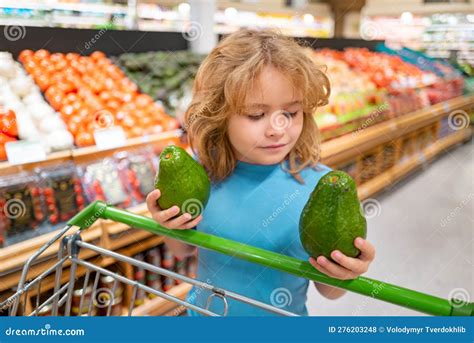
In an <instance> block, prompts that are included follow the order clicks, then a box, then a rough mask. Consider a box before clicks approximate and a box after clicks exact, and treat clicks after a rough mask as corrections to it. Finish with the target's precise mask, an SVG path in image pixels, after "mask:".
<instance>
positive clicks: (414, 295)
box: [0, 201, 474, 316]
mask: <svg viewBox="0 0 474 343" xmlns="http://www.w3.org/2000/svg"><path fill="white" fill-rule="evenodd" d="M99 218H102V219H110V220H112V221H116V222H121V223H124V224H127V225H129V226H131V227H134V228H139V229H143V230H147V231H149V232H152V233H155V234H157V235H163V236H167V237H171V238H174V239H178V240H180V241H183V242H186V243H188V244H191V245H194V246H197V247H201V248H205V249H210V250H214V251H217V252H220V253H222V254H226V255H230V256H233V257H235V258H240V259H243V260H246V261H250V262H253V263H258V264H261V265H264V266H267V267H270V268H274V269H277V270H280V271H283V272H287V273H290V274H293V275H296V276H299V277H303V278H306V279H308V280H312V281H317V282H320V283H324V284H327V285H331V286H335V287H339V288H342V289H346V290H348V291H351V292H356V293H359V294H362V295H366V296H369V297H373V298H376V299H379V300H383V301H387V302H390V303H393V304H397V305H400V306H403V307H406V308H410V309H413V310H416V311H419V312H423V313H427V314H431V315H439V316H456V315H460V316H472V315H473V314H474V303H469V302H464V301H461V300H459V299H449V300H448V299H442V298H439V297H435V296H432V295H428V294H424V293H421V292H417V291H414V290H410V289H407V288H403V287H399V286H396V285H393V284H389V283H385V282H381V281H377V280H374V279H369V278H365V277H358V278H357V279H354V280H338V279H334V278H331V277H329V276H327V275H324V274H322V273H320V272H319V271H317V270H316V269H315V268H314V267H313V266H311V264H310V263H309V262H307V261H301V260H298V259H296V258H293V257H289V256H285V255H282V254H278V253H275V252H271V251H267V250H264V249H260V248H256V247H253V246H249V245H245V244H242V243H239V242H234V241H231V240H228V239H224V238H221V237H217V236H213V235H209V234H205V233H202V232H198V231H196V230H169V229H166V228H164V227H162V226H160V225H159V224H158V223H157V222H155V221H154V220H152V219H150V218H147V217H143V216H140V215H137V214H133V213H130V212H128V211H125V210H121V209H117V208H115V207H113V206H109V205H107V204H105V203H104V202H101V201H96V202H94V203H92V204H90V205H89V206H88V207H87V208H85V209H84V210H83V211H81V212H80V213H78V214H77V215H76V216H75V217H74V218H72V219H71V220H70V221H69V222H68V223H67V225H66V227H64V228H63V229H62V230H61V231H60V232H58V233H57V234H56V235H55V236H54V237H53V238H52V239H51V240H50V241H49V242H47V243H46V244H45V245H43V246H42V247H41V248H40V249H39V250H38V251H37V252H36V253H35V254H34V255H33V256H31V257H30V258H29V259H28V261H27V262H26V264H25V266H24V268H23V270H22V274H21V277H20V281H19V284H18V287H17V289H16V291H15V293H14V294H13V295H11V296H10V297H9V298H7V299H6V300H4V301H3V302H2V303H0V310H6V309H8V314H9V315H11V316H16V315H18V314H19V313H24V311H23V312H21V311H19V310H20V309H19V307H20V305H23V307H24V306H25V303H26V301H23V302H22V297H24V298H25V300H26V297H27V295H28V292H32V291H36V292H37V296H36V302H35V304H34V310H33V311H32V312H31V313H29V315H38V314H39V313H41V311H42V310H43V309H44V308H45V307H46V306H49V308H51V315H58V310H59V308H64V313H63V315H65V316H69V315H71V308H72V307H73V301H72V294H73V291H74V289H75V284H76V283H77V281H76V275H75V274H76V270H77V268H78V267H79V266H81V267H84V268H85V269H86V273H85V276H84V282H83V284H82V283H80V284H79V285H78V286H79V287H82V289H85V288H86V287H91V286H89V283H91V284H92V294H97V292H102V299H99V300H98V301H99V304H97V300H96V303H95V304H94V306H99V307H102V308H103V310H104V314H105V315H110V314H111V310H112V305H113V298H114V296H115V294H116V289H117V286H118V283H119V282H120V283H123V284H127V285H130V286H131V287H132V290H133V291H132V295H131V301H130V303H129V304H128V315H131V314H132V311H133V306H134V302H135V299H136V297H137V293H138V292H139V291H140V290H141V291H142V292H143V291H145V292H147V293H149V294H153V295H155V296H158V297H161V298H163V299H166V300H169V301H172V302H174V303H176V304H178V305H181V306H184V307H186V308H188V309H191V310H194V311H196V312H198V313H201V314H203V315H208V316H219V315H226V314H227V312H228V302H227V299H234V300H237V301H240V302H244V303H247V304H250V305H252V306H256V307H258V308H261V309H264V310H266V311H268V312H272V313H276V314H279V315H286V316H294V315H295V314H293V313H291V312H288V311H285V310H283V309H282V308H278V307H276V306H271V305H269V304H265V303H263V302H260V301H257V300H254V299H250V298H248V297H245V296H243V295H240V294H236V293H234V292H230V291H228V290H225V289H222V288H219V287H218V285H217V286H215V285H210V284H208V283H205V282H202V281H199V280H196V279H193V278H190V277H187V276H184V275H180V274H178V273H175V272H173V271H170V270H167V269H164V268H160V267H157V266H154V265H152V264H149V263H145V262H143V261H139V260H137V259H134V258H131V257H128V256H124V255H121V254H118V253H116V252H113V251H110V250H107V249H103V248H100V247H98V246H95V245H93V244H90V243H87V242H84V241H82V240H81V236H80V233H81V231H83V230H85V229H87V228H88V227H90V226H91V225H92V224H93V223H94V222H95V221H96V220H97V219H99ZM73 226H77V227H79V228H80V229H81V230H79V231H77V232H76V233H75V234H73V235H66V233H67V232H68V231H69V229H70V228H71V227H73ZM58 240H61V244H60V249H59V251H58V256H57V258H58V259H57V261H56V262H55V263H54V264H53V265H52V266H51V267H49V268H47V269H46V270H45V271H43V272H42V273H41V274H40V275H38V276H36V277H35V278H34V279H32V280H27V276H28V272H29V270H30V267H31V266H32V265H33V264H34V263H35V262H36V261H37V260H38V259H39V257H40V255H41V254H42V253H43V252H44V251H45V250H46V249H47V248H48V247H50V246H51V245H52V244H53V243H54V242H57V241H58ZM81 249H88V250H91V251H94V252H95V253H97V254H99V255H101V256H106V257H111V258H113V259H115V260H117V261H122V262H125V263H129V264H131V265H133V266H135V267H138V268H143V269H145V270H147V271H148V272H151V273H156V274H157V275H163V276H166V277H170V278H173V279H176V280H180V281H182V282H185V283H189V284H191V285H193V286H194V287H195V288H197V289H204V290H207V291H209V292H210V296H209V298H208V301H207V306H206V307H204V308H202V307H199V306H196V305H194V304H192V303H190V302H187V301H185V300H182V299H180V298H179V297H175V296H173V295H171V294H168V293H166V292H164V291H162V290H159V289H154V288H152V287H149V286H147V285H145V284H142V283H140V282H138V281H135V280H131V279H129V278H127V277H125V276H122V275H120V274H118V273H114V272H112V271H110V270H107V269H104V268H102V267H100V266H98V265H95V264H93V263H90V262H88V261H86V260H83V259H80V258H79V251H80V250H81ZM66 261H69V263H70V277H69V281H68V282H66V283H65V284H61V275H62V270H63V268H64V265H65V263H66ZM49 275H54V279H55V283H54V291H53V294H52V295H51V296H50V297H49V298H48V299H46V300H43V301H40V296H39V295H40V290H41V282H42V281H43V280H44V279H45V278H46V277H47V276H49ZM101 275H102V276H108V277H109V278H113V285H112V287H111V288H110V289H106V290H104V289H100V288H98V286H99V277H100V276H101ZM104 295H105V297H104ZM94 298H95V297H94V296H93V297H87V296H85V292H82V295H81V297H80V301H79V304H75V305H74V306H76V309H77V308H78V309H79V312H78V313H77V312H76V313H75V314H76V315H91V314H92V311H93V303H94V301H93V300H94ZM76 300H77V299H76ZM212 301H222V304H223V309H224V310H223V312H222V313H215V312H212V311H210V310H209V307H210V304H211V303H212ZM77 306H78V307H77Z"/></svg>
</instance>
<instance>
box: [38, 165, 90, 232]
mask: <svg viewBox="0 0 474 343" xmlns="http://www.w3.org/2000/svg"><path fill="white" fill-rule="evenodd" d="M38 175H39V176H40V178H41V181H42V182H40V184H41V185H44V187H42V188H40V191H41V192H42V194H43V196H44V202H45V207H46V214H47V220H48V221H49V222H50V223H51V224H57V223H58V222H66V221H67V220H69V219H70V218H72V217H73V216H74V215H75V214H76V213H77V212H79V211H81V210H82V209H83V208H84V205H85V199H84V194H83V190H82V187H81V182H80V179H79V177H78V175H77V173H76V169H75V167H74V165H73V164H72V163H71V164H66V165H59V166H56V167H54V168H47V169H42V170H38ZM43 180H44V181H43Z"/></svg>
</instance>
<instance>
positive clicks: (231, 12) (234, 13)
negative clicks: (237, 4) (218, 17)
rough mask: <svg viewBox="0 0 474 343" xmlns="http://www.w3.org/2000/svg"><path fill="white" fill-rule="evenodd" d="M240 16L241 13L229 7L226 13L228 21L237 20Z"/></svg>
mask: <svg viewBox="0 0 474 343" xmlns="http://www.w3.org/2000/svg"><path fill="white" fill-rule="evenodd" d="M238 14H239V11H237V10H236V9H235V8H234V7H228V8H226V9H225V11H224V15H225V17H226V19H229V20H232V19H235V18H237V16H238Z"/></svg>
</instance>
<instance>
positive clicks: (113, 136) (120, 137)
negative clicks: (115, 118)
mask: <svg viewBox="0 0 474 343" xmlns="http://www.w3.org/2000/svg"><path fill="white" fill-rule="evenodd" d="M94 139H95V144H96V145H97V149H99V150H108V149H113V148H119V147H122V146H124V145H125V143H126V142H127V138H126V137H125V132H124V131H123V129H122V128H121V127H120V126H112V127H109V128H107V129H102V130H95V131H94Z"/></svg>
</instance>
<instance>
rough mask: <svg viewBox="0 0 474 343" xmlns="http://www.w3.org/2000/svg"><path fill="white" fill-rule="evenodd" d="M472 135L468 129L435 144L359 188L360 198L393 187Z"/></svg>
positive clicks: (365, 197) (362, 198) (471, 131)
mask: <svg viewBox="0 0 474 343" xmlns="http://www.w3.org/2000/svg"><path fill="white" fill-rule="evenodd" d="M472 134H473V130H472V129H471V128H466V129H463V130H460V131H458V132H455V133H453V134H451V135H449V136H447V137H444V138H442V139H440V140H438V141H436V142H434V143H433V144H432V145H430V146H428V147H427V148H425V149H424V150H423V151H421V152H418V153H416V154H414V155H413V156H411V157H410V158H408V159H407V160H405V161H403V162H400V163H399V164H396V165H395V166H394V167H392V168H390V169H389V170H387V171H386V172H383V173H381V174H380V175H378V176H376V177H374V178H373V179H372V180H369V181H367V182H365V183H364V184H362V185H361V186H359V187H358V190H357V191H358V194H359V198H360V199H361V200H365V199H367V198H369V197H371V196H373V195H375V194H376V193H378V192H380V191H382V190H383V189H385V188H386V187H388V186H391V185H393V184H394V183H396V182H397V181H399V180H400V179H402V178H403V177H405V176H406V175H408V174H409V173H411V172H413V171H414V170H416V169H417V168H419V167H421V166H422V165H423V164H425V163H426V162H428V161H429V160H431V159H433V158H434V157H436V156H437V155H439V154H442V153H443V152H445V151H446V150H447V149H448V148H450V147H453V146H454V145H456V144H459V143H461V142H463V141H466V140H468V139H470V138H471V137H472Z"/></svg>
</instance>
